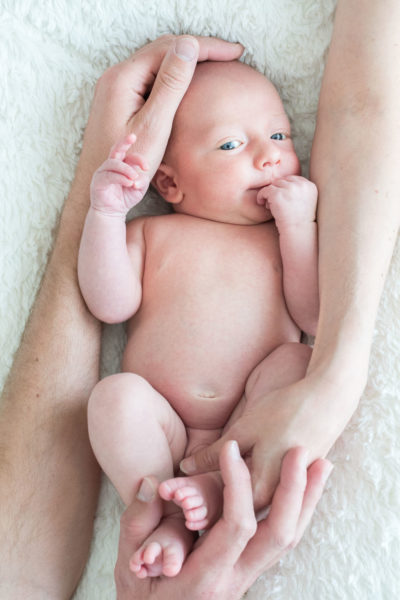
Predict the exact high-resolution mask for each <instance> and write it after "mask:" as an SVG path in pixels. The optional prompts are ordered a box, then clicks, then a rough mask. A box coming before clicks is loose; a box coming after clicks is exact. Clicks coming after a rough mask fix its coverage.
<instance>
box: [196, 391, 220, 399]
mask: <svg viewBox="0 0 400 600" xmlns="http://www.w3.org/2000/svg"><path fill="white" fill-rule="evenodd" d="M197 396H198V397H199V398H215V397H216V396H215V393H214V392H199V393H198V394H197Z"/></svg>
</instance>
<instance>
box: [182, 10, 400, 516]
mask: <svg viewBox="0 0 400 600" xmlns="http://www.w3.org/2000/svg"><path fill="white" fill-rule="evenodd" d="M399 22H400V3H399V2H398V1H397V0H388V1H387V2H384V3H383V2H367V1H365V0H339V2H338V6H337V11H336V16H335V23H334V31H333V37H332V43H331V46H330V50H329V54H328V60H327V65H326V69H325V73H324V77H323V81H322V88H321V95H320V103H319V110H318V119H317V128H316V132H315V139H314V144H313V148H312V155H311V178H312V180H313V181H314V182H315V183H316V185H317V188H318V192H319V212H318V223H319V286H320V318H319V324H318V330H317V335H316V342H315V348H314V351H313V354H312V358H311V362H310V365H309V369H308V372H307V375H306V377H305V378H304V379H303V380H301V381H300V382H298V383H296V384H294V385H292V386H290V387H288V388H285V389H283V390H280V391H275V392H272V393H270V394H268V395H266V396H265V398H263V399H262V400H260V402H258V404H257V405H256V406H254V405H253V406H252V407H251V411H250V410H247V411H245V412H244V414H243V416H242V417H241V418H240V419H239V420H238V421H237V422H236V423H235V424H234V425H233V426H232V428H231V429H230V430H229V432H228V433H227V435H226V436H224V437H223V438H222V440H221V441H219V442H218V443H216V444H215V445H213V446H210V447H209V448H207V449H205V450H202V451H200V452H199V453H198V454H197V455H194V457H193V459H192V461H189V464H187V463H186V465H184V466H186V471H188V472H194V471H196V470H198V471H202V470H210V469H213V468H216V466H217V456H218V451H219V449H220V447H221V444H222V443H223V442H224V440H226V439H228V438H229V437H230V438H234V439H237V440H238V442H239V445H240V448H241V451H242V452H243V453H246V452H252V457H253V459H252V478H253V487H254V492H255V501H256V505H258V506H261V505H263V504H265V502H267V501H268V499H269V498H270V497H271V493H272V490H273V489H274V487H275V486H276V483H277V480H278V473H279V465H280V461H281V458H282V456H283V455H284V453H285V452H286V451H287V449H288V448H290V447H293V446H295V445H307V447H309V448H310V450H311V453H310V459H311V460H313V459H315V458H316V457H317V456H325V455H326V453H327V452H328V451H329V449H330V448H331V446H332V445H333V443H334V442H335V440H336V439H337V438H338V436H339V435H340V434H341V432H342V431H343V429H344V427H345V426H346V424H347V422H348V421H349V419H350V417H351V415H352V414H353V412H354V410H355V409H356V407H357V404H358V401H359V398H360V396H361V393H362V391H363V389H364V386H365V384H366V378H367V371H368V361H369V355H370V348H371V342H372V334H373V328H374V323H375V319H376V313H377V307H378V304H379V299H380V296H381V293H382V289H383V284H384V281H385V276H386V273H387V269H388V265H389V263H390V258H391V255H392V253H393V248H394V244H395V241H396V237H397V233H398V228H399V222H400V203H399V201H398V194H399V189H400V169H399V168H398V164H399V160H400V111H399V109H398V98H399V95H400V67H399V65H400V45H399V43H398V23H399Z"/></svg>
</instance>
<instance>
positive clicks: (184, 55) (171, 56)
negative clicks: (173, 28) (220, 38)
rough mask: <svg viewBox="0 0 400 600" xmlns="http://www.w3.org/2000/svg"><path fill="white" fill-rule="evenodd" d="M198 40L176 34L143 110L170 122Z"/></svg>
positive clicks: (190, 72)
mask: <svg viewBox="0 0 400 600" xmlns="http://www.w3.org/2000/svg"><path fill="white" fill-rule="evenodd" d="M198 55H199V43H198V41H197V40H196V38H194V37H191V36H180V37H177V38H176V39H175V41H174V43H173V44H172V45H171V47H170V48H169V50H168V52H167V53H166V55H165V57H164V60H163V61H162V63H161V67H160V70H159V72H158V74H157V77H156V79H155V82H154V85H153V88H152V91H151V94H150V96H149V98H148V100H147V102H146V104H145V109H146V110H148V111H149V112H150V113H154V114H155V115H157V120H158V119H159V118H160V117H161V118H162V119H165V120H166V122H167V123H168V124H169V125H171V124H172V120H173V118H174V115H175V112H176V109H177V108H178V106H179V103H180V101H181V100H182V98H183V96H184V94H185V92H186V90H187V88H188V87H189V83H190V81H191V79H192V76H193V73H194V70H195V67H196V63H197V57H198Z"/></svg>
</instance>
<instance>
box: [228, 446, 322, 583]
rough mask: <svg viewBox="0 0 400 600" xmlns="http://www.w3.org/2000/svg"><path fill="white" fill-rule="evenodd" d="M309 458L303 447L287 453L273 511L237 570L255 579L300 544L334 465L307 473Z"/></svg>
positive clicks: (319, 466) (319, 463)
mask: <svg viewBox="0 0 400 600" xmlns="http://www.w3.org/2000/svg"><path fill="white" fill-rule="evenodd" d="M307 454H308V453H307V450H306V449H305V448H301V447H298V448H293V449H291V450H289V451H288V452H287V453H286V455H285V457H284V459H283V461H282V469H281V480H280V482H279V485H278V487H277V489H276V492H275V494H274V496H273V499H272V504H271V510H270V512H269V514H268V516H267V518H266V519H265V520H264V521H261V522H260V523H259V525H258V530H257V533H256V535H255V536H254V537H253V539H252V540H251V541H250V542H249V544H248V546H247V547H246V550H245V551H244V553H243V554H242V557H241V560H240V562H239V564H238V566H239V568H240V569H241V571H243V572H244V573H247V572H248V573H249V576H251V577H254V579H255V578H256V577H258V576H259V575H260V574H261V573H263V572H264V571H266V570H267V569H268V568H269V567H271V566H272V565H273V564H275V563H276V562H277V561H278V560H280V559H281V558H282V556H284V554H286V553H287V552H288V551H289V550H290V549H291V548H293V547H294V546H295V545H296V544H297V543H298V541H299V539H300V538H301V536H302V534H303V533H304V530H305V528H306V527H307V525H308V523H309V522H310V520H311V517H312V514H313V512H314V509H315V507H316V505H317V502H318V500H319V499H320V497H321V495H322V491H323V487H324V485H325V483H326V480H327V478H328V476H329V473H330V471H331V465H330V463H329V461H326V460H323V459H320V460H318V461H315V463H313V465H312V466H311V467H310V469H309V471H307V467H306V464H307V462H306V461H307ZM305 482H306V483H305Z"/></svg>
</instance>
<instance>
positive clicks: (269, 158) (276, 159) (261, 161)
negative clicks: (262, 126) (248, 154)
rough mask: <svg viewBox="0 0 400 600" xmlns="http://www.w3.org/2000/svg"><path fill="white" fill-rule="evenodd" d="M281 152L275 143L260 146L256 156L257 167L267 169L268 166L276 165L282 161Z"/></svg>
mask: <svg viewBox="0 0 400 600" xmlns="http://www.w3.org/2000/svg"><path fill="white" fill-rule="evenodd" d="M280 157H281V153H280V150H279V148H277V147H276V145H275V144H265V145H263V146H262V147H261V148H260V151H259V152H258V154H257V156H256V167H257V168H258V169H265V168H267V167H276V166H278V165H279V164H280V162H281V159H280Z"/></svg>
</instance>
